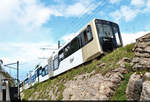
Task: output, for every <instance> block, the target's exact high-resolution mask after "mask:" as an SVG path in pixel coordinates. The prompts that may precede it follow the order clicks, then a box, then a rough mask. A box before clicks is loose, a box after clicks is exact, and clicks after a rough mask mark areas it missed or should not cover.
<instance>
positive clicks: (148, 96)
mask: <svg viewBox="0 0 150 102" xmlns="http://www.w3.org/2000/svg"><path fill="white" fill-rule="evenodd" d="M140 100H141V101H146V100H149V101H150V73H148V72H147V73H145V75H144V77H143V88H142V93H141V97H140Z"/></svg>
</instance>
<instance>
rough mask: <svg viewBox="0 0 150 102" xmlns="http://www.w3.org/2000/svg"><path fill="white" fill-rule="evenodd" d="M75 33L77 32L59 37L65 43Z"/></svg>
mask: <svg viewBox="0 0 150 102" xmlns="http://www.w3.org/2000/svg"><path fill="white" fill-rule="evenodd" d="M76 35H77V33H71V34H67V35H64V36H63V37H62V38H61V39H62V40H63V41H64V42H65V43H67V42H69V41H70V40H72V39H73V38H74V37H75V36H76Z"/></svg>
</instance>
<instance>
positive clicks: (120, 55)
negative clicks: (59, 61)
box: [21, 44, 134, 100]
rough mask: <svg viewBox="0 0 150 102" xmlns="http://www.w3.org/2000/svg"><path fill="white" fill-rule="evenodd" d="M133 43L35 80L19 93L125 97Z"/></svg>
mask: <svg viewBox="0 0 150 102" xmlns="http://www.w3.org/2000/svg"><path fill="white" fill-rule="evenodd" d="M133 46H134V44H130V45H127V46H125V47H121V48H118V49H116V50H114V51H113V52H112V53H109V54H107V55H105V56H104V57H102V58H101V59H95V60H93V61H92V62H90V63H88V64H84V65H81V66H80V67H77V68H75V69H72V70H71V71H68V72H66V73H64V74H62V75H60V76H58V77H56V78H54V79H49V80H48V81H46V82H43V83H38V84H35V85H34V86H33V87H31V88H30V89H27V90H25V91H24V92H23V93H21V96H22V99H23V100H62V99H63V100H68V99H70V100H74V99H77V100H78V99H79V100H81V99H88V100H89V99H100V100H103V99H104V100H108V99H111V100H116V99H117V100H126V97H125V89H126V85H127V83H128V79H129V77H130V75H131V74H132V73H133V72H132V71H131V67H130V63H129V62H130V60H131V59H132V58H133V56H134V53H133V52H132V48H133ZM124 62H125V63H124ZM97 82H99V83H97ZM102 83H103V84H102ZM103 91H105V92H103ZM103 93H106V94H103ZM92 97H93V98H92Z"/></svg>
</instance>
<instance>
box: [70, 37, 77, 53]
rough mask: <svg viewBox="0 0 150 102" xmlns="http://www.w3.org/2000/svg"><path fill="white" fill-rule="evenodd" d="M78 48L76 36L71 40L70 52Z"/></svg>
mask: <svg viewBox="0 0 150 102" xmlns="http://www.w3.org/2000/svg"><path fill="white" fill-rule="evenodd" d="M78 49H79V43H78V38H77V37H76V38H75V39H73V40H72V41H71V54H72V53H74V52H75V51H77V50H78Z"/></svg>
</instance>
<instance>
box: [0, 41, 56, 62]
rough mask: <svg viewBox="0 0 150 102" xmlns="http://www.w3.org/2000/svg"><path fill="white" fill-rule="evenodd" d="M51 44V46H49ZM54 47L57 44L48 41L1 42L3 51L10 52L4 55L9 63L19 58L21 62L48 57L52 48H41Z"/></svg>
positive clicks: (0, 46) (0, 48)
mask: <svg viewBox="0 0 150 102" xmlns="http://www.w3.org/2000/svg"><path fill="white" fill-rule="evenodd" d="M48 45H49V46H48ZM45 46H47V47H53V48H56V47H57V45H56V44H50V43H47V42H38V43H12V42H8V43H0V50H1V52H3V53H5V52H9V54H7V57H6V56H2V58H4V59H5V60H6V62H7V63H9V62H13V61H17V60H19V61H20V62H21V63H26V62H30V61H32V60H35V59H38V58H41V57H46V58H48V57H49V56H50V55H51V53H52V52H53V51H52V50H43V51H42V50H41V49H40V48H42V47H45Z"/></svg>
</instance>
